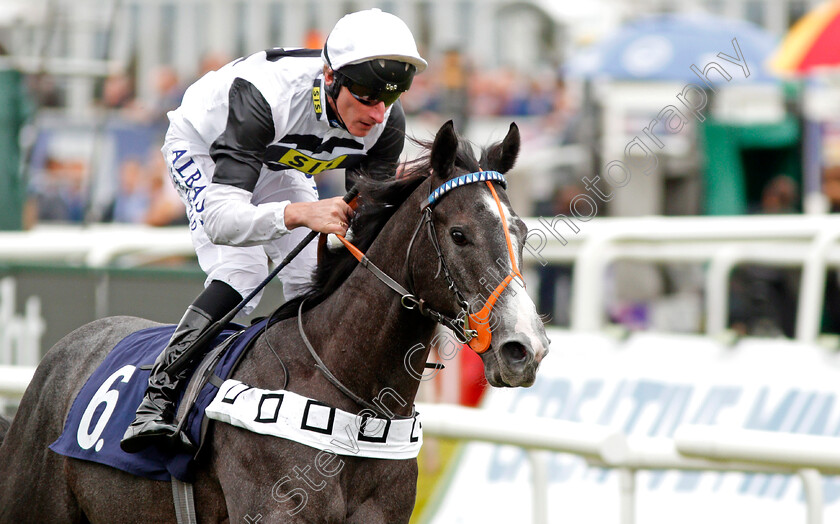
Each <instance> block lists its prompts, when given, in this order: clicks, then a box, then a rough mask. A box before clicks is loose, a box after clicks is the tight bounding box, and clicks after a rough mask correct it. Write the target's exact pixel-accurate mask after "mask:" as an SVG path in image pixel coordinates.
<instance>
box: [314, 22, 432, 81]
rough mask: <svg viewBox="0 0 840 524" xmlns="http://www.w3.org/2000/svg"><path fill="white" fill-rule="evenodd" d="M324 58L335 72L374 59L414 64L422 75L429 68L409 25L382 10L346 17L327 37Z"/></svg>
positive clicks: (322, 55) (322, 52)
mask: <svg viewBox="0 0 840 524" xmlns="http://www.w3.org/2000/svg"><path fill="white" fill-rule="evenodd" d="M321 58H323V59H324V63H325V64H327V65H328V66H330V68H332V69H333V70H338V69H341V68H342V67H344V66H346V65H350V64H358V63H360V62H365V61H368V60H372V59H374V58H385V59H390V60H397V61H399V62H406V63H409V64H412V65H414V67H416V68H417V72H418V73H420V72H422V71H423V70H424V69H426V66H427V65H428V64H427V63H426V61H425V60H423V58H422V57H421V56H420V53H419V52H418V51H417V44H416V43H415V42H414V36H412V34H411V30H409V29H408V26H407V25H405V22H403V21H402V20H400V19H399V18H398V17H396V16H394V15H392V14H390V13H385V12H383V11H382V10H380V9H368V10H366V11H358V12H356V13H350V14H348V15H345V16H343V17H342V18H341V20H339V21H338V22H336V24H335V27H333V30H332V31H331V32H330V34H329V36H328V37H327V41H326V43H325V44H324V49H323V51H321Z"/></svg>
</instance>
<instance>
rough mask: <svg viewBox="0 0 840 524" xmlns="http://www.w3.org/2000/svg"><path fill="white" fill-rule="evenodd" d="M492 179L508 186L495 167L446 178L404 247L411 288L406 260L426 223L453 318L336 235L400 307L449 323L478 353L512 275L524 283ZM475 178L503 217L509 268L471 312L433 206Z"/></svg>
mask: <svg viewBox="0 0 840 524" xmlns="http://www.w3.org/2000/svg"><path fill="white" fill-rule="evenodd" d="M493 181H495V182H499V183H500V184H502V187H507V180H505V177H504V175H502V174H501V173H499V172H497V171H479V172H477V173H469V174H466V175H461V176H459V177H457V178H453V179H452V180H448V181H447V182H445V183H444V184H443V185H441V186H440V187H438V188H437V189H435V190H434V191H432V192H431V194H430V195H429V197H428V198H427V199H426V200H425V201H424V202H423V204H422V205H421V206H420V210H421V212H422V213H423V216H422V217H420V220H419V222H418V223H417V227H415V228H414V234H413V235H412V236H411V241H410V242H409V243H408V248H407V250H406V257H405V271H404V273H405V274H406V275H407V278H408V287H409V289H412V288H413V287H414V286H413V279H412V278H411V271H410V264H409V260H410V259H411V249H412V247H413V246H414V240H415V238H416V237H417V234H418V233H419V232H420V229H421V228H422V227H423V226H424V225H425V226H426V231H427V232H428V235H429V240H430V241H431V243H432V246H433V247H434V249H435V253H436V255H437V258H438V271H437V275H439V274H441V272H442V273H443V277H444V279H445V280H446V284H447V286H448V288H449V290H450V291H451V292H452V294H453V295H454V296H455V300H456V301H457V303H458V306H459V307H460V308H461V311H460V312H459V313H458V315H457V316H456V317H454V318H453V317H450V316H448V315H445V314H443V313H441V312H439V311H436V310H434V309H432V308H429V307H427V306H426V303H425V301H424V300H423V299H422V298H418V297H417V296H416V294H415V293H413V292H410V291H408V290H407V289H405V288H404V287H403V286H401V285H400V284H399V283H398V282H396V281H395V280H394V279H393V278H391V277H390V276H388V275H387V274H385V273H384V272H383V271H382V270H381V269H379V268H378V267H377V266H376V265H375V264H374V263H373V262H371V261H370V259H368V258H367V256H366V255H365V254H364V253H362V252H361V251H360V250H359V249H358V248H356V246H354V245H353V244H352V243H350V242H349V241H348V240H347V239H345V238H344V237H343V236H341V235H336V236H337V237H338V238H339V240H341V242H342V244H344V246H345V247H346V248H347V249H348V250H349V251H350V253H352V254H353V256H354V257H355V258H356V260H358V261H359V263H360V264H361V265H362V266H364V267H365V268H367V269H368V270H369V271H370V272H371V273H373V274H374V275H375V276H376V277H377V278H378V279H379V280H381V281H382V282H383V283H385V284H386V285H387V286H388V287H390V288H391V289H393V290H394V291H396V292H397V293H399V294H400V296H401V297H402V299H401V303H402V305H403V307H405V308H406V309H417V311H418V312H419V313H420V314H422V315H423V316H425V317H428V318H431V319H432V320H434V321H435V322H437V323H439V324H443V325H444V326H446V327H448V328H449V329H450V330H452V332H453V333H454V334H455V336H456V337H457V338H458V340H459V341H460V342H461V343H464V344H468V345H469V346H470V348H471V349H472V350H473V351H475V352H476V353H479V354H480V353H484V352H485V351H487V349H488V348H489V347H490V342H491V340H492V333H491V326H490V315H491V313H492V310H493V307H494V306H495V304H496V301H497V300H498V298H499V296H501V294H502V292H503V291H504V290H505V289H506V288H507V286H508V285H509V284H510V283H511V282H512V281H513V278H514V277H519V279H520V280H521V281H522V284H523V285H524V283H525V280H524V279H523V278H522V274H521V273H520V272H519V270H518V269H517V268H516V258H515V256H514V253H513V244H512V243H511V240H510V232H509V231H508V228H507V219H506V217H505V213H504V211H503V209H502V203H501V201H500V200H499V196H498V195H497V194H496V190H495V188H494V187H493V183H492V182H493ZM478 182H485V183H486V184H487V187H489V188H490V192H491V194H492V195H493V199H494V200H495V201H496V205H497V206H498V209H499V215H500V216H501V218H502V230H503V231H504V234H505V241H506V242H507V248H508V255H509V256H510V263H511V272H510V274H509V275H508V276H507V277H505V279H504V280H503V281H502V282H500V283H499V285H498V286H496V289H495V290H494V291H493V293H492V294H491V295H490V297H489V298H488V299H487V300H486V302H485V303H484V307H483V308H482V309H481V310H480V311H478V312H477V313H471V312H470V304H469V302H467V300H466V298H464V294H463V293H461V290H460V289H458V286H457V284H456V283H455V280H453V278H452V275H451V273H450V271H449V268H448V267H447V265H446V260H445V259H444V256H443V252H442V251H441V248H440V243H439V242H438V239H437V234H436V231H435V225H434V221H433V220H432V213H433V212H434V206H435V205H436V204H437V203H438V202H440V199H441V198H442V197H443V196H444V195H446V194H447V193H448V192H450V191H452V190H453V189H455V188H457V187H461V186H464V185H467V184H474V183H478ZM437 275H436V276H437Z"/></svg>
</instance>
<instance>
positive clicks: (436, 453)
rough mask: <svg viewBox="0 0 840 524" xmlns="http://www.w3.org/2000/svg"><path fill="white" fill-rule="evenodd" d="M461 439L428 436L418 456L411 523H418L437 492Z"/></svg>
mask: <svg viewBox="0 0 840 524" xmlns="http://www.w3.org/2000/svg"><path fill="white" fill-rule="evenodd" d="M458 445H459V441H457V440H452V439H438V438H426V439H424V442H423V448H422V449H421V450H420V454H419V455H418V456H417V465H418V468H419V473H418V475H417V500H416V502H415V504H414V513H412V515H411V521H410V524H418V523H419V522H420V516H421V515H422V514H423V511H424V510H425V509H426V504H427V503H428V502H429V499H430V498H431V497H432V494H433V493H434V492H435V487H436V486H437V484H438V482H439V481H441V480H442V479H443V478H444V473H446V471H447V468H448V466H449V463H450V462H451V461H452V459H453V457H454V456H455V451H456V450H457V448H458Z"/></svg>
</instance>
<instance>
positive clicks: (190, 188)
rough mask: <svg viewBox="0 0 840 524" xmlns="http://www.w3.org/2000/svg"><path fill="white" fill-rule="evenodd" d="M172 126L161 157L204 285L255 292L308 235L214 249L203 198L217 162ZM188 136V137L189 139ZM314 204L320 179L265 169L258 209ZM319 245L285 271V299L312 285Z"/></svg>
mask: <svg viewBox="0 0 840 524" xmlns="http://www.w3.org/2000/svg"><path fill="white" fill-rule="evenodd" d="M178 127H179V126H170V128H169V131H168V132H167V134H166V140H165V142H164V145H163V147H162V148H161V152H162V153H163V155H164V158H165V160H166V165H167V167H168V168H169V175H170V178H171V179H172V183H173V184H174V185H175V188H176V189H177V190H178V194H179V195H180V196H181V200H182V201H183V202H184V205H185V206H186V209H187V218H188V219H189V223H190V232H191V236H192V243H193V247H194V248H195V252H196V255H197V256H198V263H199V265H200V266H201V269H203V270H204V272H205V273H206V274H207V280H206V281H205V286H206V285H208V284H209V283H210V282H211V281H213V280H221V281H222V282H226V283H227V284H229V285H230V286H231V287H232V288H234V289H235V290H236V291H238V292H239V293H240V294H241V295H242V296H243V297H244V296H247V295H248V294H249V293H251V292H252V291H253V290H254V289H256V287H257V286H258V285H259V283H260V282H262V281H263V280H264V279H265V278H266V277H267V276H268V273H269V272H270V270H271V268H270V264H272V263H273V264H277V263H279V262H280V261H281V260H282V259H283V257H285V256H286V254H287V253H289V251H291V250H292V249H293V248H294V247H295V246H296V245H297V244H298V243H299V242H300V241H301V240H303V238H304V237H305V236H306V235H307V233H309V229H307V228H296V229H293V230H292V231H290V232H289V233H288V234H286V235H283V236H282V237H280V238H277V239H275V240H272V241H270V242H268V243H265V244H262V245H257V246H247V247H240V246H228V245H219V244H214V243H212V242H211V241H210V239H209V238H208V236H207V233H206V232H205V231H204V225H203V220H202V216H201V214H202V211H203V209H204V193H205V190H206V189H207V187H208V186H209V185H210V182H211V181H212V179H213V172H214V170H215V167H216V166H215V163H214V162H213V160H212V159H211V158H210V153H209V150H208V148H207V146H206V145H203V144H200V143H197V141H194V140H190V139H189V138H188V136H189V132H188V131H187V132H180V131H179V129H178ZM185 136H186V137H185ZM285 200H288V201H290V202H314V201H316V200H318V189H317V187H316V186H315V180H314V179H313V178H311V177H307V176H306V175H305V174H304V173H301V172H299V171H295V170H292V169H287V170H282V171H272V170H269V169H267V168H266V167H265V166H263V167H262V170H261V171H260V178H259V180H258V181H257V185H256V187H255V188H254V191H253V192H252V196H251V203H252V204H254V205H258V204H262V203H265V202H282V201H285ZM316 256H317V253H316V243H315V242H310V243H309V245H307V247H306V248H305V249H304V250H303V251H301V252H300V254H298V255H297V256H296V257H295V258H294V259H293V260H292V262H291V263H290V264H289V265H288V266H286V267H285V268H283V269H282V270H281V271H280V274H279V278H280V281H281V282H282V283H283V295H284V298H285V299H286V300H288V299H290V298H292V297H294V296H296V295H298V294H300V293H301V292H302V291H303V289H304V288H305V287H306V286H307V285H308V284H309V283H310V279H311V275H312V269H313V268H314V267H315V261H316ZM261 296H262V292H260V293H259V294H257V295H256V296H255V297H254V298H253V300H251V302H250V303H249V304H248V305H247V306H246V307H245V308H244V309H243V311H244V312H245V313H250V312H251V311H253V310H254V308H255V307H256V306H257V304H258V303H259V300H260V297H261Z"/></svg>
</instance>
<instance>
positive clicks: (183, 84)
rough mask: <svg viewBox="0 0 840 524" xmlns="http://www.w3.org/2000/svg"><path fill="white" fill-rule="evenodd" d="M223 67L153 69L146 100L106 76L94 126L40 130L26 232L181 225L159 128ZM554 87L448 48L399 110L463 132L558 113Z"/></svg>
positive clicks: (40, 94) (550, 79)
mask: <svg viewBox="0 0 840 524" xmlns="http://www.w3.org/2000/svg"><path fill="white" fill-rule="evenodd" d="M229 60H230V57H227V56H224V55H220V54H209V55H207V56H205V57H204V59H203V60H202V62H201V65H200V67H199V71H198V74H197V75H195V76H193V77H189V78H183V77H182V76H181V75H180V74H179V73H178V71H176V70H175V69H174V68H173V67H171V66H161V67H159V68H158V69H157V70H156V71H155V73H154V74H153V75H152V76H151V78H152V85H151V86H150V92H151V93H152V96H151V97H148V96H147V97H145V101H144V99H143V98H141V97H139V96H138V87H139V86H138V85H137V81H136V79H135V78H134V77H133V76H131V75H129V74H117V75H112V76H108V77H107V78H104V79H102V80H101V81H100V82H99V85H98V86H97V89H96V91H97V111H98V115H99V123H98V124H96V125H94V126H92V127H91V128H89V129H71V128H70V127H68V126H66V125H65V124H64V123H59V124H58V125H56V126H55V128H51V127H50V126H49V125H47V126H42V127H41V128H40V129H39V130H38V137H37V138H36V140H35V144H34V146H33V148H32V152H31V154H30V155H29V166H28V168H29V169H28V171H29V173H30V177H29V178H30V198H29V201H28V203H27V205H26V211H25V220H24V223H25V227H27V228H28V227H32V226H34V225H35V224H37V223H39V222H71V223H72V222H88V221H95V222H109V221H113V222H125V223H141V224H148V225H155V226H159V225H175V224H182V223H184V221H185V218H184V212H183V205H182V204H181V203H180V201H179V198H178V196H177V194H176V192H175V191H174V189H173V188H172V187H171V184H170V183H169V181H168V180H167V178H168V173H167V171H166V167H165V165H164V164H163V162H162V159H161V158H160V157H161V155H160V153H159V151H158V149H159V147H160V145H161V144H162V143H163V136H164V134H165V132H166V128H167V126H168V120H167V117H166V113H167V112H168V111H170V110H172V109H174V108H176V107H177V106H178V105H179V104H180V101H181V98H182V96H183V94H184V91H185V90H186V88H187V87H188V86H189V85H190V84H191V83H192V82H194V81H195V80H196V79H198V78H199V77H200V76H202V75H203V74H205V73H206V72H208V71H212V70H215V69H218V68H219V67H221V66H222V65H224V64H225V63H227V62H228V61H229ZM28 86H29V91H30V93H31V95H32V97H33V99H34V102H35V104H36V105H37V106H38V107H39V108H42V109H47V110H49V109H50V108H57V107H61V105H62V104H63V100H62V93H61V91H60V90H59V89H58V87H57V86H56V84H55V83H54V82H53V81H52V79H51V78H50V77H46V76H33V77H30V78H29V80H28ZM561 87H562V84H561V83H558V78H557V77H556V74H555V73H554V72H545V73H541V74H536V75H532V76H529V75H523V74H521V73H517V72H515V71H513V70H508V69H497V70H481V69H479V68H475V67H474V66H473V65H472V64H470V63H469V61H468V60H467V59H466V58H465V57H463V56H462V55H461V53H460V52H459V51H457V50H455V49H452V50H448V51H446V52H444V53H443V54H442V56H441V57H440V59H439V60H438V61H436V62H435V61H432V64H431V66H430V67H429V69H428V71H427V72H425V73H424V74H422V75H418V76H417V77H416V78H415V81H414V84H413V86H412V88H411V90H410V91H409V92H408V93H406V94H405V95H403V97H402V103H403V107H404V110H405V112H406V114H407V115H408V116H409V117H410V118H411V117H416V118H425V117H440V118H447V119H448V118H451V119H453V120H454V121H455V124H456V128H457V129H459V130H461V131H463V130H464V129H466V128H467V126H468V125H469V120H470V117H473V116H475V117H484V116H536V115H544V116H548V115H551V114H553V113H555V112H556V111H558V108H559V101H560V98H559V96H558V93H562V89H561ZM80 135H88V136H85V137H83V136H80ZM91 144H93V145H91ZM109 148H110V149H109ZM97 185H98V186H100V187H99V188H97V187H95V186H97ZM103 187H104V188H105V189H102V188H103ZM103 191H105V192H106V193H108V194H109V195H110V199H109V200H108V201H105V202H103V201H102V198H101V197H98V196H97V192H98V193H102V192H103ZM326 191H327V192H329V187H327V188H326Z"/></svg>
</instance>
